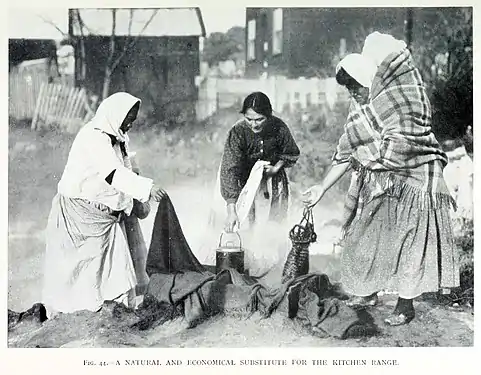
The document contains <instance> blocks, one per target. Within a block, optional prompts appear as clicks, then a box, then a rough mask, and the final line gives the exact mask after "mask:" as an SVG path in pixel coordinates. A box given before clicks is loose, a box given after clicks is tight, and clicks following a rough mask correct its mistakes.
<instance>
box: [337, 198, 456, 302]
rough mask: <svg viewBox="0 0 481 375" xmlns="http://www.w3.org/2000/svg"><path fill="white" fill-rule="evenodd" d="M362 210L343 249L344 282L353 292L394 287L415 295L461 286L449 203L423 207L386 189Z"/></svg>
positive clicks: (407, 295)
mask: <svg viewBox="0 0 481 375" xmlns="http://www.w3.org/2000/svg"><path fill="white" fill-rule="evenodd" d="M357 215H358V217H356V218H355V219H354V222H353V223H352V224H351V227H350V228H349V231H348V233H347V235H346V238H345V241H344V248H343V251H342V255H341V282H342V285H343V288H344V290H345V291H346V292H347V293H349V294H352V295H356V296H368V295H371V294H372V293H375V292H378V291H380V290H385V289H388V290H393V291H395V292H397V293H398V294H399V296H400V297H402V298H415V297H417V296H419V295H421V294H422V293H426V292H436V291H438V290H439V289H442V288H453V287H457V286H459V268H458V255H457V249H456V246H455V243H454V237H453V230H452V225H451V222H450V220H451V219H450V212H449V207H448V206H447V205H441V206H440V207H438V208H436V209H434V208H428V209H424V210H421V209H419V208H418V205H416V204H406V203H405V201H404V202H402V203H401V202H400V201H399V198H396V197H394V196H389V195H387V194H386V195H383V196H381V197H378V198H375V199H373V200H372V201H371V202H369V203H368V204H366V205H365V206H364V207H363V210H362V211H361V213H360V214H359V213H358V214H357Z"/></svg>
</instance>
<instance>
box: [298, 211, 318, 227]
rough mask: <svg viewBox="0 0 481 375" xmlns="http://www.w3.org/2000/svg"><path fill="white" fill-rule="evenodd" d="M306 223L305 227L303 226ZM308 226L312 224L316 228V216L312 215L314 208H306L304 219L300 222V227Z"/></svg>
mask: <svg viewBox="0 0 481 375" xmlns="http://www.w3.org/2000/svg"><path fill="white" fill-rule="evenodd" d="M304 221H305V222H306V224H305V225H303V222H304ZM307 224H312V225H313V226H314V215H313V214H312V208H308V207H305V208H304V212H303V214H302V219H301V221H300V222H299V225H300V226H307Z"/></svg>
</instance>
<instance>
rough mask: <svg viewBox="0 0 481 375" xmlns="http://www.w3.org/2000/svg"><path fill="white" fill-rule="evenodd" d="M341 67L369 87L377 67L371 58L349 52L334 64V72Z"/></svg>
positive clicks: (361, 83)
mask: <svg viewBox="0 0 481 375" xmlns="http://www.w3.org/2000/svg"><path fill="white" fill-rule="evenodd" d="M341 68H343V69H344V70H345V71H346V72H347V73H348V74H349V75H350V76H351V77H352V78H354V79H355V80H356V81H357V82H359V84H360V85H362V86H363V87H367V88H371V84H372V80H373V79H374V75H375V74H376V70H377V67H376V65H375V64H374V62H373V61H372V60H370V59H369V58H367V57H365V56H363V55H361V54H359V53H351V54H349V55H347V56H346V57H344V58H343V59H342V60H341V61H340V62H339V64H337V66H336V74H337V73H338V72H339V70H341Z"/></svg>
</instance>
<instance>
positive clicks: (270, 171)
mask: <svg viewBox="0 0 481 375" xmlns="http://www.w3.org/2000/svg"><path fill="white" fill-rule="evenodd" d="M264 173H265V175H266V176H267V177H272V176H274V175H276V174H277V173H279V168H278V167H277V166H275V165H266V166H264Z"/></svg>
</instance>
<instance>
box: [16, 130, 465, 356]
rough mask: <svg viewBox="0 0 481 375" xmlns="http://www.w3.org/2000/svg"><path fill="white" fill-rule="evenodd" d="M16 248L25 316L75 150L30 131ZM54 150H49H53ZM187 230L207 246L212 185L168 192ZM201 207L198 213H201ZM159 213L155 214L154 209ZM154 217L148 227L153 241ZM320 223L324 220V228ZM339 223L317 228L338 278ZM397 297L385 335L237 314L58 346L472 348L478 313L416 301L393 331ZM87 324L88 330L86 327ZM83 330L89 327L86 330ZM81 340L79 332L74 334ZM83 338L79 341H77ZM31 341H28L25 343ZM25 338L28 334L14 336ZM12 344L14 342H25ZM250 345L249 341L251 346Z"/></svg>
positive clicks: (328, 208)
mask: <svg viewBox="0 0 481 375" xmlns="http://www.w3.org/2000/svg"><path fill="white" fill-rule="evenodd" d="M9 141H10V145H9V160H10V165H9V249H8V256H9V260H8V279H9V286H8V308H9V309H11V310H14V311H22V310H25V309H28V308H30V307H31V306H32V305H33V304H34V303H36V302H40V301H39V298H40V288H41V281H42V276H43V275H42V273H43V257H44V233H43V229H44V227H45V225H46V220H47V215H48V212H49V209H50V202H51V199H52V198H53V196H54V194H55V189H56V184H57V182H58V179H59V178H60V174H61V172H62V169H63V166H64V163H65V160H66V157H67V152H68V147H67V148H65V147H62V148H57V147H56V144H55V142H56V140H55V139H50V138H49V137H48V136H45V137H37V140H34V137H33V135H32V134H31V132H30V131H29V130H27V129H14V130H12V129H11V130H10V137H9ZM46 151H48V153H46ZM167 191H168V192H169V194H170V196H171V199H172V201H173V203H174V206H175V208H176V211H177V213H178V216H179V219H180V222H181V224H182V227H183V230H184V233H185V235H186V238H187V240H188V241H189V244H190V245H191V247H192V249H193V250H194V252H195V251H196V249H197V248H198V246H199V244H200V242H201V235H202V225H201V224H202V223H204V222H205V220H206V213H207V210H208V199H206V197H209V198H210V196H211V190H210V188H209V187H205V186H201V187H200V186H198V185H196V184H195V181H191V182H189V183H188V184H183V185H180V186H179V185H176V186H171V187H170V188H169V187H167ZM193 208H194V209H193ZM154 212H155V209H154ZM340 213H341V205H340V203H333V202H329V201H327V203H325V206H322V207H319V208H317V211H316V212H314V216H315V217H316V218H319V219H317V222H319V223H320V222H322V221H329V220H331V219H338V218H339V215H340ZM152 221H153V215H151V217H149V218H147V219H146V220H145V221H144V222H143V223H142V225H143V229H144V234H145V236H146V239H148V238H150V233H149V232H150V230H151V226H152ZM317 222H316V223H317ZM338 229H339V228H338V226H337V225H335V224H334V225H330V226H329V225H328V226H322V225H321V224H318V227H317V228H316V230H317V232H318V236H319V240H318V243H317V244H315V245H313V246H312V247H311V255H312V259H313V261H312V264H313V267H312V268H313V270H316V271H320V272H325V273H327V274H328V275H329V276H331V277H333V278H334V279H335V277H336V272H337V271H338V258H337V257H335V256H334V255H333V254H332V239H333V238H335V236H336V234H337V232H338ZM394 303H395V296H392V295H384V296H382V297H381V304H380V306H378V307H376V308H373V309H371V310H369V313H370V314H371V315H372V316H373V318H374V320H375V322H376V324H377V325H378V327H379V330H380V333H379V335H377V336H375V337H372V338H365V339H349V340H336V339H319V338H316V337H313V336H311V335H309V334H307V333H306V332H301V331H299V330H297V329H296V327H295V326H294V324H293V323H292V322H291V321H289V319H287V318H285V317H283V316H281V315H279V314H277V315H274V316H273V317H272V318H270V319H265V320H261V319H260V317H259V316H256V315H254V316H253V317H251V318H250V319H247V320H246V319H242V318H239V317H236V316H218V317H214V318H211V319H210V320H208V321H207V322H205V323H203V324H201V325H199V326H198V327H196V328H194V329H185V326H184V324H183V322H182V321H181V320H175V321H172V322H168V323H166V324H164V325H162V326H159V327H157V328H155V329H153V330H151V331H148V332H145V333H144V334H142V335H127V334H125V333H121V332H120V331H115V330H110V331H109V330H107V331H105V332H104V333H102V332H92V334H91V335H90V336H89V337H88V338H85V339H80V340H73V339H72V340H70V342H58V346H62V345H64V346H77V347H78V346H82V347H93V346H110V347H112V346H113V347H115V346H155V347H219V346H222V347H247V346H248V347H262V346H264V347H266V346H267V347H280V346H283V347H285V346H292V347H301V346H319V347H321V346H349V347H357V346H371V347H379V346H472V345H473V341H474V315H473V313H472V311H471V310H466V309H453V308H449V307H445V306H442V305H439V304H433V303H431V302H429V301H427V300H419V301H416V303H415V307H416V309H417V317H416V319H415V320H413V321H412V322H411V323H410V324H409V325H407V326H403V327H386V326H384V325H383V323H382V319H383V317H384V315H386V314H387V313H388V312H389V311H390V309H392V308H393V307H394ZM87 318H88V316H84V317H83V318H82V316H79V317H78V322H79V326H78V327H71V328H70V329H71V330H72V332H75V330H78V331H79V332H80V331H81V330H82V329H85V327H87V326H88V324H87V323H88V320H87ZM84 324H85V325H84ZM82 327H83V328H82ZM73 337H75V335H74V336H73ZM77 337H79V336H77ZM23 339H25V337H24V338H23ZM14 340H15V341H17V344H18V342H19V341H18V340H20V341H21V340H22V338H21V337H16V338H15V339H14ZM15 341H12V339H10V340H9V345H11V346H15V345H17V344H16V343H15ZM247 342H248V344H247Z"/></svg>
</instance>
